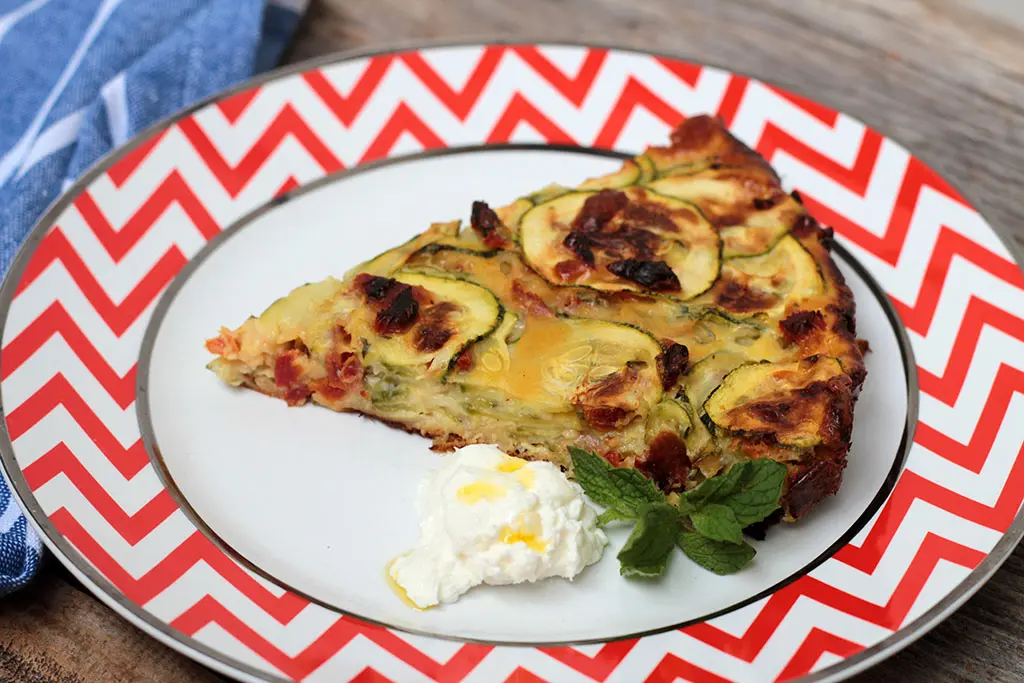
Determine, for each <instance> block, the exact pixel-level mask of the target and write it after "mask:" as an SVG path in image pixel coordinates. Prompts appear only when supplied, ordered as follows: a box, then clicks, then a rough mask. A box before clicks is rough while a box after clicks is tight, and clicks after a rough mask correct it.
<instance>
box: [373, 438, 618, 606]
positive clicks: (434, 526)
mask: <svg viewBox="0 0 1024 683" xmlns="http://www.w3.org/2000/svg"><path fill="white" fill-rule="evenodd" d="M417 507H418V509H419V513H420V517H421V522H420V535H421V537H420V542H419V544H418V545H417V546H416V547H415V548H413V549H412V550H411V551H409V552H407V553H405V554H404V555H400V556H398V557H397V558H395V559H394V560H393V561H392V562H391V564H390V565H389V566H388V576H389V577H390V579H391V581H393V582H394V584H395V586H396V587H397V590H398V591H399V593H400V594H402V597H403V598H406V599H407V600H408V601H409V602H411V603H412V604H413V605H415V606H416V607H417V608H420V609H426V608H428V607H433V606H434V605H437V604H439V603H451V602H455V601H456V600H458V599H459V596H461V595H462V594H463V593H465V592H466V591H468V590H469V589H470V588H473V587H474V586H477V585H480V584H489V585H492V586H500V585H507V584H514V583H523V582H527V581H539V580H541V579H546V578H549V577H553V576H561V577H564V578H567V579H572V578H573V577H575V576H576V575H577V574H579V573H580V572H581V571H583V569H584V568H585V567H587V566H588V565H590V564H593V563H594V562H597V561H598V560H599V559H601V554H602V553H603V552H604V548H605V545H607V543H608V539H607V537H606V536H605V534H604V532H603V531H602V530H601V529H599V528H598V526H597V513H595V512H594V509H593V508H592V507H590V506H589V505H588V504H587V503H586V501H585V500H584V497H583V490H582V489H581V488H580V487H579V485H578V484H575V483H572V482H570V481H569V480H568V479H566V477H565V475H564V474H563V473H562V471H561V470H560V469H559V468H558V467H557V466H556V465H553V464H551V463H549V462H528V461H526V460H523V459H521V458H513V457H511V456H508V455H506V454H505V453H503V452H502V451H501V450H499V449H498V448H497V447H496V446H491V445H473V446H466V447H464V448H460V449H458V450H457V451H455V452H454V453H452V454H451V455H447V456H444V457H443V460H442V462H441V465H440V466H439V467H438V468H437V469H435V470H434V471H433V472H431V473H430V474H428V475H427V476H426V477H425V478H424V479H423V481H422V483H421V484H420V490H419V500H418V504H417Z"/></svg>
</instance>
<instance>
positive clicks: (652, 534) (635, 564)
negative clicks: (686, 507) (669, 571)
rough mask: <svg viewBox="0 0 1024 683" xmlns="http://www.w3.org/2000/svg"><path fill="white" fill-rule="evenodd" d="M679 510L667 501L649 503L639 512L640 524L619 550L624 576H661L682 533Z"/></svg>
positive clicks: (638, 520)
mask: <svg viewBox="0 0 1024 683" xmlns="http://www.w3.org/2000/svg"><path fill="white" fill-rule="evenodd" d="M679 521H680V519H679V510H677V509H676V508H675V506H673V505H669V504H668V503H665V502H661V503H646V504H644V505H642V506H641V507H640V509H639V510H638V514H637V524H636V526H635V527H633V533H632V534H630V535H629V539H627V540H626V544H625V545H624V546H622V550H620V551H619V555H618V558H619V573H620V574H622V575H623V576H638V577H653V576H660V575H661V573H662V572H663V571H665V565H667V564H668V556H669V554H670V553H671V552H672V548H673V547H674V546H675V544H676V538H677V536H678V535H679Z"/></svg>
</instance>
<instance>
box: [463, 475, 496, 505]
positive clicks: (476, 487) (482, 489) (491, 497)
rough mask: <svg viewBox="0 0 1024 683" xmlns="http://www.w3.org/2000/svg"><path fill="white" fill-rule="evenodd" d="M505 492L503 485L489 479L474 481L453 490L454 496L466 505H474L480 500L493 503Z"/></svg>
mask: <svg viewBox="0 0 1024 683" xmlns="http://www.w3.org/2000/svg"><path fill="white" fill-rule="evenodd" d="M505 493H506V489H505V487H504V486H502V485H500V484H492V483H491V482H489V481H474V482H473V483H472V484H466V485H465V486H463V487H461V488H460V489H459V490H458V491H456V492H455V495H456V497H457V498H458V499H459V500H460V501H461V502H463V503H465V504H466V505H475V504H476V503H479V502H480V501H481V500H486V501H487V502H488V503H493V502H494V501H496V500H498V499H499V498H501V497H503V496H504V495H505Z"/></svg>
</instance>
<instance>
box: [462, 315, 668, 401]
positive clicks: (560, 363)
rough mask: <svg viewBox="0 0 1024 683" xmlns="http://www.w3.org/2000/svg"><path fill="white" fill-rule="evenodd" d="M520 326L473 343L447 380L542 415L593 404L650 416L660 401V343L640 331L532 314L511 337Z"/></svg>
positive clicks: (515, 325) (500, 330)
mask: <svg viewBox="0 0 1024 683" xmlns="http://www.w3.org/2000/svg"><path fill="white" fill-rule="evenodd" d="M516 322H518V321H516ZM516 327H517V324H516V323H511V324H508V325H507V326H505V327H502V328H499V330H498V333H496V334H494V335H491V336H490V337H488V338H487V339H486V340H484V342H482V343H479V344H475V345H474V346H473V347H472V348H471V349H469V350H468V351H467V352H469V353H472V362H471V364H470V366H469V369H468V370H465V371H457V370H453V372H452V373H450V375H449V376H448V382H449V383H458V384H461V385H463V386H464V387H465V388H466V390H467V391H471V390H473V389H474V388H476V389H479V390H484V389H500V390H502V391H503V392H504V394H505V395H506V396H508V397H509V398H510V399H512V400H514V401H517V402H519V403H521V404H524V405H528V406H529V408H530V409H531V410H535V411H543V412H545V413H560V412H568V411H574V410H576V409H577V408H579V407H581V406H582V407H584V409H585V407H586V405H587V404H588V402H589V403H598V404H601V405H607V406H609V407H615V408H620V409H623V410H625V411H628V412H631V413H639V414H646V412H647V411H648V410H649V409H650V407H651V406H653V405H654V404H656V403H657V402H658V401H659V400H660V399H661V396H662V393H663V389H662V383H661V377H660V374H659V372H658V367H657V362H656V359H657V357H658V355H659V354H660V353H661V351H662V349H661V344H659V343H658V341H657V340H656V339H654V338H653V337H652V336H650V335H649V334H648V333H646V332H644V331H642V330H639V329H637V328H635V327H632V326H630V325H624V324H619V323H613V322H606V321H603V320H588V319H584V318H561V317H553V318H538V317H532V316H531V317H527V318H525V324H524V325H523V326H522V332H521V336H519V337H518V338H516V339H514V340H513V338H512V337H513V334H514V333H515V331H516ZM506 328H507V329H506ZM503 333H504V334H503ZM616 378H619V379H616ZM602 387H603V389H604V391H602Z"/></svg>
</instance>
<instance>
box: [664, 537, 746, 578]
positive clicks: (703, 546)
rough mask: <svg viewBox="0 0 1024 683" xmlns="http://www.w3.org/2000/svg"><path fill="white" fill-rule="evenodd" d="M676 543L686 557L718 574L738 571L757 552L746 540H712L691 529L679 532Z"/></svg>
mask: <svg viewBox="0 0 1024 683" xmlns="http://www.w3.org/2000/svg"><path fill="white" fill-rule="evenodd" d="M678 543H679V547H680V548H682V549H683V552H684V553H686V556H687V557H689V558H690V559H691V560H693V561H694V562H696V563H697V564H699V565H700V566H701V567H704V569H707V570H708V571H711V572H714V573H715V574H718V575H725V574H734V573H735V572H738V571H739V570H740V569H743V567H745V566H746V565H747V564H748V563H749V562H750V561H751V560H752V559H754V555H755V554H756V553H757V551H756V550H754V548H753V547H751V545H750V544H749V543H747V542H746V541H741V542H740V543H726V542H723V541H713V540H711V539H710V538H705V537H704V536H701V535H700V534H698V533H696V532H693V531H683V532H682V533H680V534H679V537H678Z"/></svg>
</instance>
